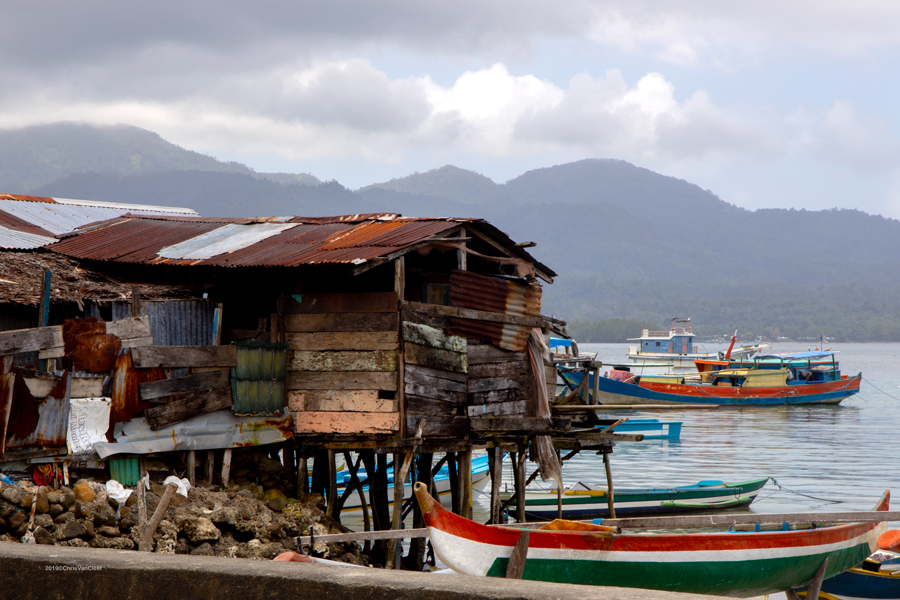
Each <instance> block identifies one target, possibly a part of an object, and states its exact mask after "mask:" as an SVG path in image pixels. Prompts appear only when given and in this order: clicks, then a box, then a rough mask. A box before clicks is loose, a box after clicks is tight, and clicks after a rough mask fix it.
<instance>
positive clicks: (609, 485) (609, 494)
mask: <svg viewBox="0 0 900 600" xmlns="http://www.w3.org/2000/svg"><path fill="white" fill-rule="evenodd" d="M603 466H604V467H605V468H606V489H607V491H606V506H607V507H608V508H609V517H610V518H611V519H615V518H616V507H615V490H613V478H612V469H611V468H610V466H609V452H604V453H603Z"/></svg>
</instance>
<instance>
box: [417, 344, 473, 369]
mask: <svg viewBox="0 0 900 600" xmlns="http://www.w3.org/2000/svg"><path fill="white" fill-rule="evenodd" d="M403 350H404V356H405V358H406V362H408V363H412V364H414V365H420V366H423V367H431V368H432V369H441V370H445V371H455V372H457V373H465V372H466V371H467V370H468V362H467V360H466V355H465V353H462V352H451V351H449V350H441V349H440V348H429V347H428V346H420V345H419V344H410V343H406V344H404V346H403Z"/></svg>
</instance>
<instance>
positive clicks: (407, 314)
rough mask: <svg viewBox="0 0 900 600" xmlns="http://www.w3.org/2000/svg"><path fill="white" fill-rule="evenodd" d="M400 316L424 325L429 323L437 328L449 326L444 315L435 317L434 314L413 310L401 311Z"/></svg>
mask: <svg viewBox="0 0 900 600" xmlns="http://www.w3.org/2000/svg"><path fill="white" fill-rule="evenodd" d="M400 318H401V319H402V320H404V321H408V322H410V323H420V324H422V325H428V326H429V327H434V328H436V329H445V328H446V326H447V321H446V320H445V319H444V317H434V316H432V315H426V314H425V313H421V312H416V311H413V310H402V311H400Z"/></svg>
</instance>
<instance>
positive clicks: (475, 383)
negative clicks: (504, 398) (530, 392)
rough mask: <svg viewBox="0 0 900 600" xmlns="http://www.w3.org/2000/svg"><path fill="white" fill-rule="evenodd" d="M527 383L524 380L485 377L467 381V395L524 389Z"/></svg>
mask: <svg viewBox="0 0 900 600" xmlns="http://www.w3.org/2000/svg"><path fill="white" fill-rule="evenodd" d="M527 385H528V382H527V381H526V380H525V378H519V379H513V378H512V377H486V378H484V379H469V393H470V394H474V393H477V392H492V391H494V390H511V389H525V388H526V386H527Z"/></svg>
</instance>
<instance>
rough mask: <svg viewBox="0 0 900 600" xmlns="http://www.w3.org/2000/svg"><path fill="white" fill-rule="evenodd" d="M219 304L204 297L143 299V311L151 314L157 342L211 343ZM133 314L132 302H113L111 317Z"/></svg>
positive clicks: (172, 343)
mask: <svg viewBox="0 0 900 600" xmlns="http://www.w3.org/2000/svg"><path fill="white" fill-rule="evenodd" d="M215 312H216V305H215V304H214V303H212V302H207V301H204V300H167V301H162V302H141V315H147V316H148V317H150V333H151V334H153V344H154V345H155V346H212V345H213V344H214V343H215V339H214V335H213V319H214V317H215ZM129 317H131V303H129V302H113V303H112V319H113V321H118V320H121V319H127V318H129Z"/></svg>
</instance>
